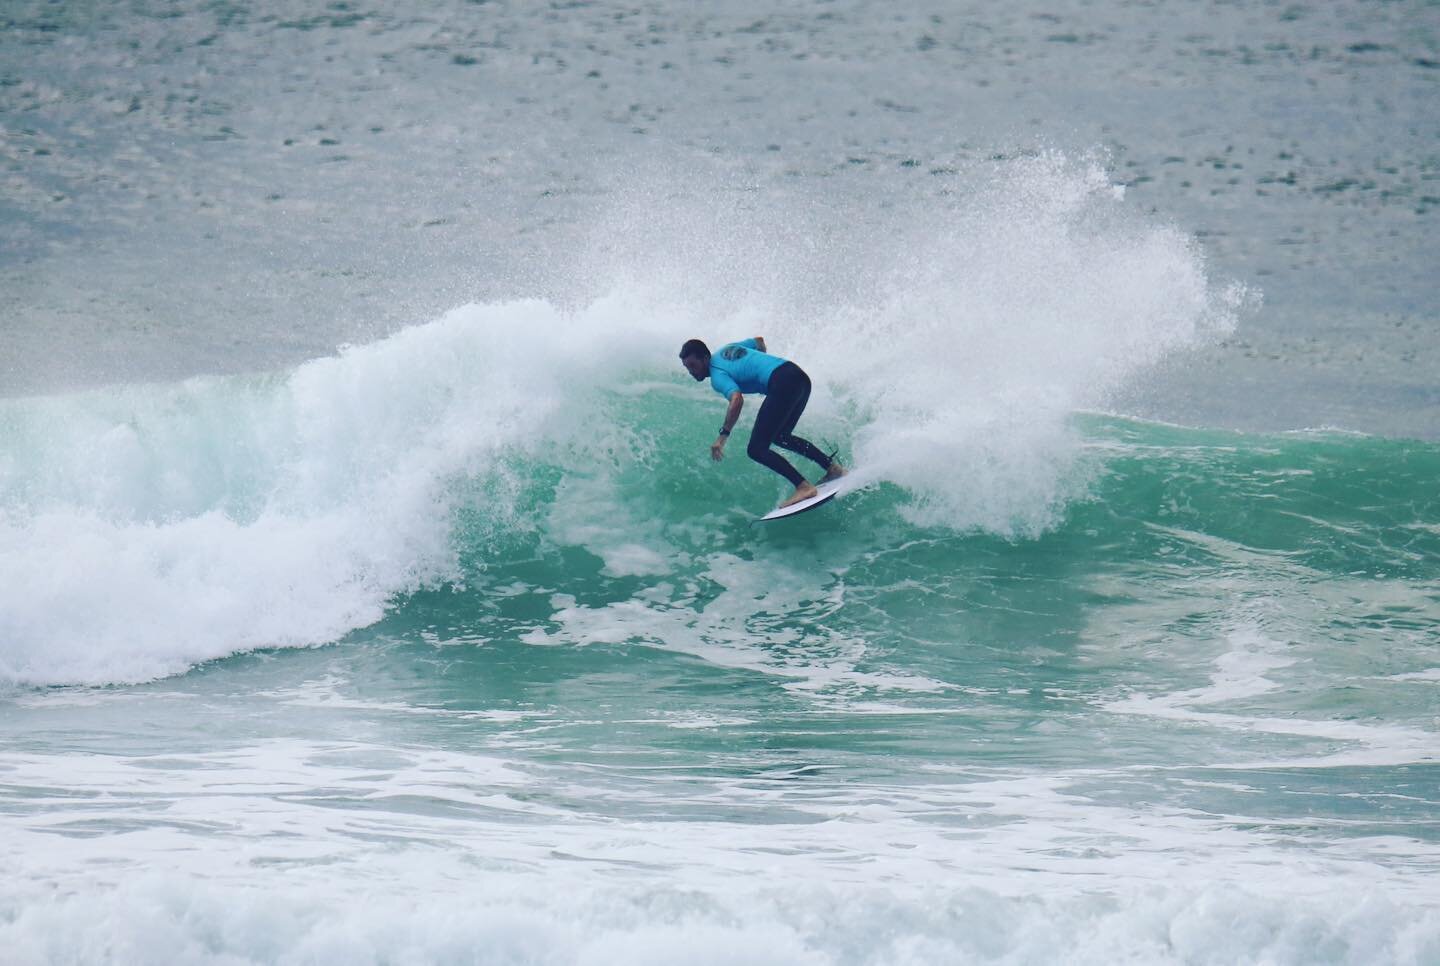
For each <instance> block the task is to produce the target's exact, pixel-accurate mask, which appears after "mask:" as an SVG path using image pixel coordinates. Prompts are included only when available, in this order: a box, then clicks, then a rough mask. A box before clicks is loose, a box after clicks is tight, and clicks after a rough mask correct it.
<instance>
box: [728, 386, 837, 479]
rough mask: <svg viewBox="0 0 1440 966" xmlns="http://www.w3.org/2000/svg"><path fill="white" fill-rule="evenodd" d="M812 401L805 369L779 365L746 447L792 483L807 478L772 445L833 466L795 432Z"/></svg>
mask: <svg viewBox="0 0 1440 966" xmlns="http://www.w3.org/2000/svg"><path fill="white" fill-rule="evenodd" d="M809 401H810V377H809V376H807V375H805V370H804V369H801V368H800V367H799V366H797V365H796V364H795V363H793V362H786V363H784V364H783V365H781V366H779V367H778V368H776V370H775V371H774V372H772V373H771V374H770V383H769V385H768V386H766V387H765V401H764V402H763V403H761V404H760V413H759V415H757V416H756V417H755V428H754V429H753V430H751V431H750V445H749V446H747V447H746V448H745V453H746V455H748V456H749V457H750V458H751V459H752V460H754V461H755V462H757V463H759V464H761V465H762V466H768V467H770V469H772V470H774V471H775V472H776V473H779V474H780V475H781V476H783V477H785V479H787V480H789V481H790V483H791V485H792V486H799V485H800V484H801V483H803V482H805V478H804V477H803V476H801V475H800V474H799V473H798V472H797V471H796V469H795V467H793V466H791V465H790V461H789V460H787V459H786V458H785V457H783V456H781V455H780V454H779V453H776V452H775V451H774V450H772V449H771V448H770V447H771V446H779V447H781V448H782V449H788V450H789V451H790V452H792V453H799V454H800V455H801V456H803V457H805V458H806V459H807V460H810V461H811V462H813V463H818V464H820V465H821V466H823V467H824V468H825V469H827V470H828V469H829V468H830V463H831V459H830V457H828V456H826V455H825V454H824V453H822V452H820V450H819V449H817V448H816V447H815V445H814V444H813V443H811V442H810V441H809V440H805V439H801V438H800V437H799V436H796V435H795V424H796V423H798V422H799V421H800V414H801V413H803V412H804V411H805V404H806V403H808V402H809Z"/></svg>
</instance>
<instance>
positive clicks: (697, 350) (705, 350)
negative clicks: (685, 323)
mask: <svg viewBox="0 0 1440 966" xmlns="http://www.w3.org/2000/svg"><path fill="white" fill-rule="evenodd" d="M691 356H695V357H696V358H699V359H709V358H710V347H709V346H707V345H706V344H705V343H703V342H701V341H700V340H699V339H691V340H690V341H689V342H686V343H685V344H684V345H682V346H681V347H680V359H681V361H684V360H686V359H688V358H690V357H691Z"/></svg>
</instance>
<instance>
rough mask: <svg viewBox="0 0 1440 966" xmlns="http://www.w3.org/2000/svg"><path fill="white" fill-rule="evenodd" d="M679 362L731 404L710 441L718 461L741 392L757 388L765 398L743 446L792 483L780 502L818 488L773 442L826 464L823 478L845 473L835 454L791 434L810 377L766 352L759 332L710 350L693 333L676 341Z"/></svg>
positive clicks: (712, 454) (810, 493) (788, 502)
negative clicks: (741, 340) (679, 344)
mask: <svg viewBox="0 0 1440 966" xmlns="http://www.w3.org/2000/svg"><path fill="white" fill-rule="evenodd" d="M680 362H681V363H682V364H683V365H684V366H685V369H686V371H687V372H689V373H690V375H692V376H694V377H695V381H696V382H704V381H705V380H706V379H707V378H708V379H709V380H710V385H711V387H712V388H713V389H714V390H715V391H716V392H718V393H719V394H720V395H722V396H724V397H725V399H726V400H727V401H728V402H729V404H730V406H729V408H728V409H726V410H725V423H724V425H722V426H721V427H720V435H719V436H718V437H716V439H715V442H713V443H711V444H710V457H711V458H712V459H714V460H716V461H717V462H718V461H719V460H721V459H723V458H724V457H725V443H726V442H727V441H728V440H729V439H730V431H731V430H732V429H734V428H735V423H736V421H737V420H739V418H740V409H741V407H743V406H744V405H745V393H747V392H758V393H761V394H762V395H764V396H765V402H763V403H761V405H760V412H759V413H758V414H757V415H756V417H755V428H754V429H752V430H751V431H750V445H749V446H747V447H746V448H745V453H746V454H747V455H748V456H749V457H750V458H751V459H752V460H754V461H755V462H757V463H759V464H760V465H761V466H768V467H769V468H770V469H772V470H774V471H775V472H776V473H779V474H780V475H781V476H783V477H785V479H787V480H789V481H790V485H791V486H793V487H795V492H794V493H792V494H790V496H789V497H788V498H787V499H785V500H784V501H783V502H781V504H780V506H782V507H787V506H790V505H791V504H792V503H799V502H800V501H801V500H808V499H810V498H811V497H813V496H816V495H817V493H816V490H815V485H814V484H812V483H811V482H809V481H808V480H806V479H805V477H803V476H801V475H800V473H799V472H798V471H797V470H796V469H795V467H793V466H791V465H790V461H789V460H787V459H785V457H783V456H781V455H780V454H779V453H776V452H775V451H773V450H772V449H771V448H770V447H771V446H779V447H781V448H782V449H788V450H789V451H790V452H792V453H799V454H800V455H801V456H803V457H805V458H806V459H807V460H810V461H811V462H812V463H817V464H819V465H820V466H821V467H823V468H824V470H825V475H824V476H823V477H822V478H821V479H820V482H821V483H822V484H823V483H828V482H830V481H831V480H834V479H838V478H839V477H842V476H844V475H845V467H843V466H841V465H840V464H839V463H838V462H836V460H835V457H834V456H833V455H830V456H826V455H825V454H824V453H822V452H821V451H820V450H819V449H818V448H816V446H815V445H814V444H813V443H811V442H810V441H809V440H806V439H801V438H800V437H799V436H796V435H795V424H796V423H798V422H799V421H800V414H801V413H803V412H804V411H805V404H806V403H807V402H809V401H810V377H809V376H807V375H805V370H804V369H801V368H800V367H799V366H797V365H796V364H795V363H793V362H790V361H789V360H786V359H782V358H780V357H779V356H772V355H770V354H769V353H767V352H766V351H765V340H764V339H763V338H761V337H760V336H758V335H757V336H756V337H755V338H753V339H746V340H745V341H743V342H731V343H729V344H727V345H723V346H721V347H720V350H719V351H718V352H716V353H715V354H714V355H713V356H712V355H711V354H710V349H709V347H707V346H706V345H705V343H703V342H701V341H700V340H699V339H691V340H690V341H688V342H686V343H685V344H684V345H683V346H681V347H680Z"/></svg>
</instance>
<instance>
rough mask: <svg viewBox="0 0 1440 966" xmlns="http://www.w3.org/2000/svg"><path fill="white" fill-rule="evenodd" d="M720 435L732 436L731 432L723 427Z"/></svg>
mask: <svg viewBox="0 0 1440 966" xmlns="http://www.w3.org/2000/svg"><path fill="white" fill-rule="evenodd" d="M720 435H721V436H729V435H730V430H728V429H726V428H725V427H724V426H721V427H720Z"/></svg>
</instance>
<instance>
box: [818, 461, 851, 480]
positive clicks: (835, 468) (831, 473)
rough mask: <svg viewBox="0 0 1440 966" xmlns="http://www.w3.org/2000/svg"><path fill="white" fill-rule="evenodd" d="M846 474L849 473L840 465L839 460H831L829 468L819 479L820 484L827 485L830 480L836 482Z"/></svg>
mask: <svg viewBox="0 0 1440 966" xmlns="http://www.w3.org/2000/svg"><path fill="white" fill-rule="evenodd" d="M847 472H849V471H848V470H846V469H845V467H843V466H841V465H840V461H839V460H832V461H831V463H830V468H829V469H827V470H826V471H825V475H824V476H823V477H821V478H820V482H821V483H829V482H830V481H831V480H838V479H840V477H842V476H844V475H845V474H846V473H847Z"/></svg>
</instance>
